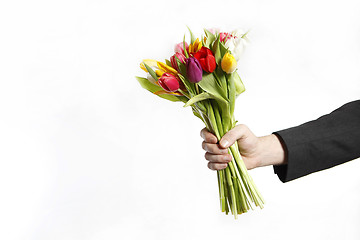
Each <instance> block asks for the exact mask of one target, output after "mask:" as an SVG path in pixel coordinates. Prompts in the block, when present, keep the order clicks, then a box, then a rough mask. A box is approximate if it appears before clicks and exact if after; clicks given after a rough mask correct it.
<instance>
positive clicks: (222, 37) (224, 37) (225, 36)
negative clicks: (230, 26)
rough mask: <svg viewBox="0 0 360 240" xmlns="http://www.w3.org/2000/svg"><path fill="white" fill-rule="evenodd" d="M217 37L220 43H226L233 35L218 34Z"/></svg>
mask: <svg viewBox="0 0 360 240" xmlns="http://www.w3.org/2000/svg"><path fill="white" fill-rule="evenodd" d="M219 36H220V41H221V42H226V41H227V40H228V39H230V38H232V37H233V35H231V34H230V33H226V32H221V33H219Z"/></svg>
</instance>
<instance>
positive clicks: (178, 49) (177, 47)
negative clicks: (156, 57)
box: [174, 42, 189, 54]
mask: <svg viewBox="0 0 360 240" xmlns="http://www.w3.org/2000/svg"><path fill="white" fill-rule="evenodd" d="M185 48H186V51H189V45H188V44H187V43H186V42H185ZM174 51H175V53H177V52H178V53H182V54H185V53H184V42H181V43H178V44H176V45H175V47H174Z"/></svg>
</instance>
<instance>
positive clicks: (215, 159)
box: [205, 152, 231, 163]
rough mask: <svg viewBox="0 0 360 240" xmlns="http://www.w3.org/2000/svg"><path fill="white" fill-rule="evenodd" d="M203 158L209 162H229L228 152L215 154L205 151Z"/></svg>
mask: <svg viewBox="0 0 360 240" xmlns="http://www.w3.org/2000/svg"><path fill="white" fill-rule="evenodd" d="M205 159H206V160H208V161H209V162H214V163H228V162H231V155H230V154H223V155H215V154H211V153H208V152H207V153H205Z"/></svg>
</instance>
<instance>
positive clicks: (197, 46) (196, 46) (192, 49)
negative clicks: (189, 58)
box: [188, 38, 202, 54]
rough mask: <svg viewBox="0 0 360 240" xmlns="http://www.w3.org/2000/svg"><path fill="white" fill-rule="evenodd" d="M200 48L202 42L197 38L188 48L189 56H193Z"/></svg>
mask: <svg viewBox="0 0 360 240" xmlns="http://www.w3.org/2000/svg"><path fill="white" fill-rule="evenodd" d="M201 47H202V42H201V41H200V40H199V39H198V38H197V39H196V40H195V42H194V43H192V44H190V46H189V51H188V52H189V54H194V53H196V52H197V51H199V50H200V49H201Z"/></svg>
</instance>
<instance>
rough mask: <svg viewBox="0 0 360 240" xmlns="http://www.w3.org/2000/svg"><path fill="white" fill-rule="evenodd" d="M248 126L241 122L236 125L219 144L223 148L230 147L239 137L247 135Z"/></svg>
mask: <svg viewBox="0 0 360 240" xmlns="http://www.w3.org/2000/svg"><path fill="white" fill-rule="evenodd" d="M247 131H248V127H247V126H245V125H243V124H240V125H236V126H235V127H234V128H233V129H231V130H230V131H228V132H227V133H226V134H225V135H224V136H223V137H222V138H221V140H220V142H219V145H220V147H221V148H228V147H230V146H231V145H233V144H234V143H235V141H237V140H238V139H241V138H243V137H245V134H246V132H247Z"/></svg>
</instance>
